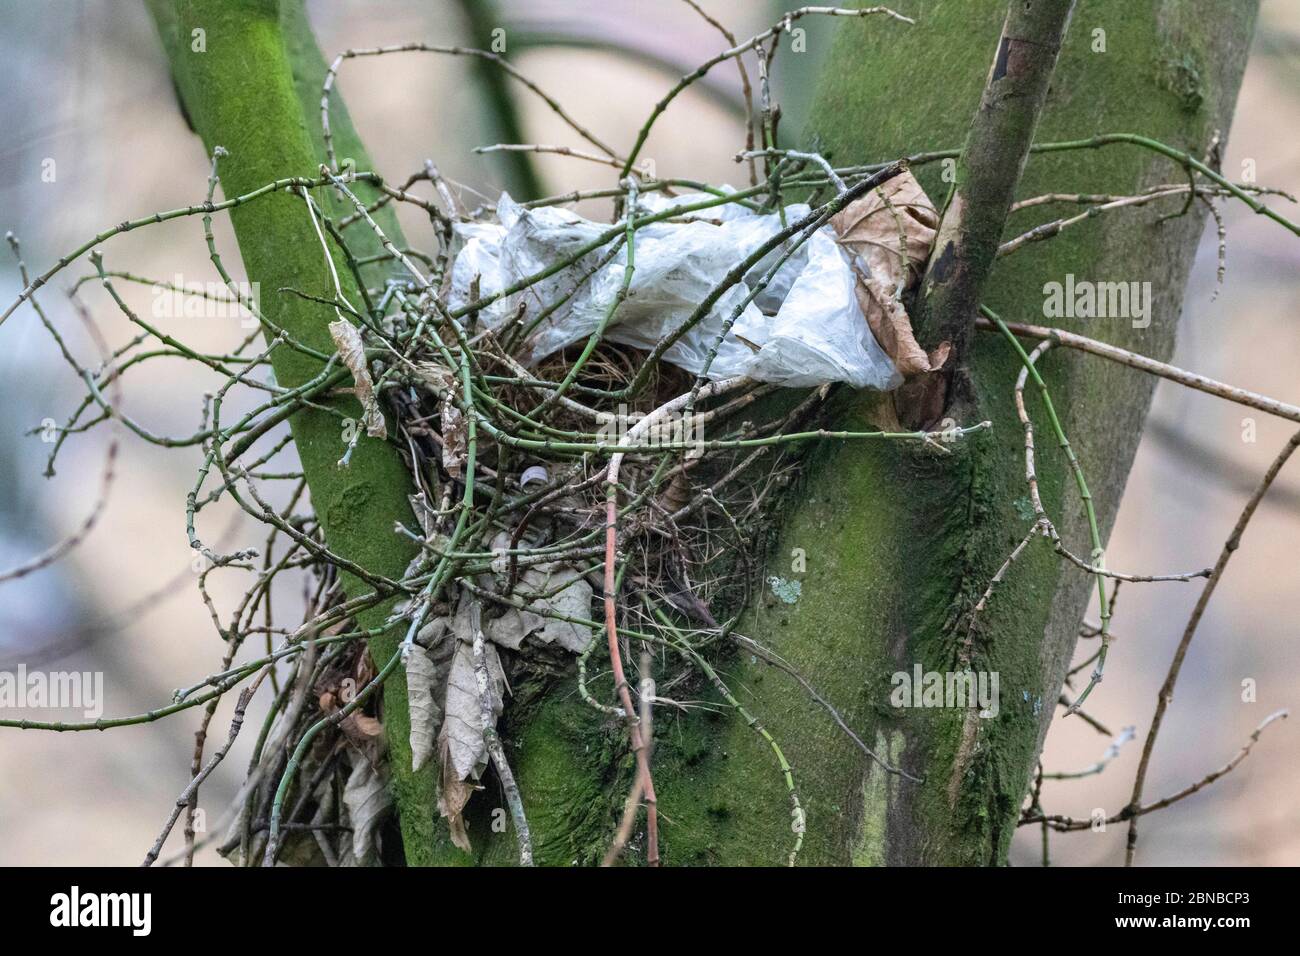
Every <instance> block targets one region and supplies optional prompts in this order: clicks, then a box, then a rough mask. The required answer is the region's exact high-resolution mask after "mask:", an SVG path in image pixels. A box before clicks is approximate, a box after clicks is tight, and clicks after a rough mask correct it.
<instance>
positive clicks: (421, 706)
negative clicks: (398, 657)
mask: <svg viewBox="0 0 1300 956" xmlns="http://www.w3.org/2000/svg"><path fill="white" fill-rule="evenodd" d="M437 677H438V675H437V671H435V670H434V667H433V661H432V660H431V659H430V657H429V652H428V651H426V650H425V649H424V648H423V647H420V646H419V645H418V644H417V645H415V646H414V647H412V648H411V653H410V654H409V655H408V656H407V658H406V698H407V700H408V701H409V703H410V709H411V769H412V770H413V771H415V772H417V773H418V772H419V771H420V769H421V768H423V767H424V765H425V764H426V763H428V761H429V758H430V757H432V756H433V742H434V735H435V734H436V733H437V727H438V723H439V720H440V716H441V715H440V714H439V710H440V708H439V707H438V705H437V704H436V703H434V697H433V685H434V682H435V681H436V680H437Z"/></svg>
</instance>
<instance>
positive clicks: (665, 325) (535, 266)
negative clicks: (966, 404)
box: [450, 193, 902, 390]
mask: <svg viewBox="0 0 1300 956" xmlns="http://www.w3.org/2000/svg"><path fill="white" fill-rule="evenodd" d="M707 198H710V197H707V196H704V195H691V196H677V197H665V196H661V195H658V194H647V195H645V196H643V197H640V198H639V200H638V203H637V211H638V213H641V214H644V213H654V212H660V211H662V210H664V209H668V208H671V207H673V206H680V205H686V204H689V203H691V202H695V201H699V200H702V199H707ZM808 212H809V207H808V206H806V205H803V204H794V205H790V206H787V207H786V209H785V215H786V221H787V222H794V221H796V220H798V219H800V218H802V217H804V216H806V215H807V214H808ZM681 220H684V221H681ZM609 228H610V227H609V226H608V225H603V224H599V223H595V222H591V221H589V220H586V219H583V218H581V217H580V216H578V215H576V214H574V213H572V212H570V211H569V210H566V209H560V208H557V207H542V208H538V209H525V208H523V207H522V206H520V205H519V204H517V203H515V202H514V201H513V200H512V199H511V198H510V196H509V195H508V194H505V193H503V194H502V195H501V199H500V201H499V202H498V203H497V222H465V223H457V224H456V225H455V235H456V243H455V245H456V247H457V248H456V249H455V250H454V254H455V259H454V262H453V265H452V275H451V292H450V298H451V305H452V307H453V308H455V307H459V306H462V305H464V304H466V303H467V302H469V301H471V296H470V291H471V287H472V284H473V283H474V281H475V280H476V279H477V281H478V283H479V284H478V292H479V295H480V296H486V295H491V294H494V293H496V292H499V291H500V290H502V289H504V288H506V287H508V286H510V285H512V284H514V283H516V282H518V281H519V280H520V279H523V278H525V277H527V276H530V275H533V274H536V273H538V272H540V271H542V270H543V269H545V268H548V267H550V266H553V265H554V264H555V263H556V262H558V261H561V260H563V259H566V258H568V257H569V256H570V255H572V254H573V253H574V252H576V251H577V249H578V248H579V247H581V246H583V245H584V244H587V243H590V242H591V241H592V240H593V239H595V238H596V237H598V236H599V235H601V234H603V233H604V232H606V231H608V230H609ZM782 228H783V225H782V222H781V217H780V216H779V215H778V214H776V213H772V214H767V215H760V214H758V213H755V212H754V211H752V210H750V209H747V208H745V207H744V206H741V205H739V204H727V205H724V206H717V207H713V208H710V209H706V210H698V211H696V212H694V213H687V214H684V215H683V216H682V217H680V219H679V221H673V222H660V223H653V224H650V225H647V226H644V227H642V228H640V229H638V230H637V231H636V235H635V251H634V265H635V269H634V271H633V275H632V281H631V285H630V286H629V289H628V295H627V297H626V299H625V300H624V302H623V303H622V304H621V305H620V306H619V309H618V311H617V313H616V314H615V316H614V318H613V320H612V322H611V324H610V326H609V327H608V328H607V329H606V331H605V338H607V339H609V340H610V341H613V342H618V343H622V344H626V345H632V346H636V347H639V348H644V349H650V348H653V347H654V346H655V345H656V344H657V343H658V342H659V341H660V340H661V339H663V338H664V337H665V336H667V335H668V334H669V333H671V332H673V331H674V330H676V329H678V328H679V327H680V326H681V325H682V324H683V323H684V322H685V321H686V320H687V318H688V317H689V316H690V315H691V314H692V313H693V312H694V310H695V309H696V307H697V306H698V305H699V303H700V302H701V301H703V300H704V298H705V297H706V296H707V295H708V294H709V293H710V292H711V291H712V290H713V289H714V288H715V287H716V286H717V285H718V284H719V283H720V282H721V281H722V279H723V277H724V276H725V275H726V273H727V272H728V271H729V270H730V269H732V268H733V267H734V266H735V264H736V263H737V262H740V261H741V260H742V259H744V258H745V257H746V256H748V255H750V254H751V253H752V252H753V251H754V250H755V249H757V248H758V247H759V246H760V245H762V243H763V242H765V241H767V240H768V239H770V238H771V237H772V236H773V235H774V234H775V233H777V232H779V231H780V230H781V229H782ZM787 248H788V246H783V247H779V248H778V249H775V250H773V251H772V252H771V253H769V255H767V256H766V257H765V258H764V260H763V261H761V262H759V263H758V264H756V265H755V266H754V267H753V268H752V269H750V270H749V272H748V273H747V274H746V275H745V277H744V279H743V281H741V282H739V283H737V284H736V285H734V286H732V287H731V288H730V289H728V290H727V291H726V292H725V293H723V295H722V296H721V297H720V298H719V299H718V301H717V302H716V303H715V304H714V306H713V308H712V309H711V311H710V312H709V314H708V315H707V316H706V317H705V318H704V319H703V320H702V321H700V322H699V323H698V324H697V325H696V326H695V327H694V328H692V329H691V330H689V331H688V332H686V333H685V334H684V335H683V336H682V337H681V338H680V339H678V340H677V342H675V343H674V344H673V345H672V347H671V348H669V349H668V350H667V351H666V352H665V354H664V359H665V360H666V361H668V362H671V363H672V364H674V365H678V366H680V367H681V368H684V369H686V370H687V371H688V372H691V373H692V374H694V375H699V374H701V373H702V372H703V370H704V367H705V363H706V361H707V358H708V355H709V353H710V352H711V351H712V350H713V347H714V345H715V343H717V341H718V336H719V334H720V333H721V332H722V330H723V328H724V326H725V323H726V322H727V320H728V319H729V318H730V316H731V315H732V314H733V313H734V312H735V311H736V309H737V307H738V306H739V305H740V303H741V302H743V301H744V300H745V298H746V297H747V296H748V295H749V294H750V292H751V291H752V289H753V288H754V286H755V285H757V284H758V282H759V280H760V279H761V278H762V277H763V276H764V275H765V274H766V273H767V272H768V270H769V269H771V268H772V266H773V265H774V264H775V263H776V261H777V259H779V258H780V256H781V255H782V254H783V252H784V250H785V249H787ZM608 254H609V246H608V245H606V246H602V247H601V248H599V249H597V250H595V251H593V252H589V253H587V254H586V255H585V256H583V257H582V258H581V259H579V260H578V261H577V262H575V263H573V264H571V265H569V266H566V267H565V268H564V269H562V270H560V271H559V272H557V273H556V274H555V275H552V276H550V277H548V278H546V279H544V280H541V281H539V282H537V283H535V284H534V285H532V286H530V287H528V288H526V289H524V290H522V291H520V292H518V293H515V294H513V295H510V296H504V297H502V298H501V299H498V300H497V301H495V302H493V303H492V304H491V305H490V306H489V307H487V308H486V309H484V310H483V311H482V312H481V313H480V314H479V319H478V321H479V322H480V324H482V325H486V326H487V327H489V328H498V327H500V326H501V325H503V324H504V323H506V322H507V321H509V320H510V319H511V318H512V317H514V316H515V314H516V313H517V311H518V309H519V308H520V306H521V305H524V306H525V309H526V311H525V313H524V319H523V321H524V323H525V324H527V323H529V322H531V321H533V320H535V319H536V318H537V316H538V315H540V314H541V313H542V312H543V311H544V309H545V308H546V307H547V306H549V305H551V304H553V303H555V302H556V301H557V300H560V299H564V300H565V301H564V302H563V304H561V305H560V306H559V307H558V308H556V309H555V310H554V311H553V312H552V313H551V314H550V315H548V316H547V317H546V318H545V320H544V321H543V322H542V323H541V324H540V325H539V326H538V327H537V329H536V330H534V331H533V333H532V334H531V335H530V336H529V337H528V339H527V341H526V342H525V343H524V355H523V356H522V358H523V361H524V362H525V364H528V365H532V364H535V363H536V362H537V361H539V360H541V359H543V358H545V357H546V356H548V355H551V354H554V353H555V352H558V351H559V350H560V349H562V348H564V347H566V346H568V345H570V344H572V343H574V342H579V341H585V340H586V339H587V338H588V337H589V336H590V335H591V333H592V332H594V331H595V330H596V329H598V328H599V327H600V323H601V321H602V320H603V318H604V315H605V313H606V312H607V311H608V309H609V306H610V303H611V302H613V301H614V299H615V297H616V296H617V294H618V290H619V288H620V287H621V285H622V282H623V278H624V272H625V269H626V264H627V250H626V248H621V249H619V251H618V253H617V254H616V255H615V256H613V257H612V258H611V259H610V261H608V262H606V263H605V264H604V265H599V263H600V261H601V259H602V258H603V257H604V256H606V255H608ZM593 270H594V272H593ZM588 273H592V274H591V275H590V276H589V277H588ZM854 283H855V274H854V271H853V266H852V264H851V262H850V258H849V256H848V254H847V253H846V252H845V250H844V249H842V248H841V246H840V245H839V243H837V242H836V234H835V232H834V230H833V229H832V228H831V227H830V226H829V225H828V226H825V227H823V228H822V229H821V230H819V231H818V232H816V233H814V234H813V236H812V237H811V238H810V239H809V240H808V241H807V242H806V243H804V244H803V245H802V246H801V247H800V248H799V249H798V250H796V251H795V253H794V254H793V255H792V256H791V257H790V258H789V259H788V260H787V261H786V262H785V264H784V265H782V267H781V268H780V269H779V270H778V272H777V273H776V275H775V276H774V277H773V279H772V281H771V282H770V283H769V284H768V286H767V287H766V288H765V289H763V291H762V292H760V293H759V294H758V295H757V296H756V297H755V298H754V301H753V302H750V303H749V304H747V305H746V306H745V307H744V309H743V310H741V312H740V315H739V316H738V318H737V319H736V321H735V322H734V324H732V326H731V328H730V329H729V330H728V332H727V335H726V337H725V338H724V340H723V341H722V343H721V344H720V345H719V346H718V349H717V354H716V355H715V356H714V359H713V362H712V363H711V364H710V365H709V368H708V372H707V377H708V378H710V379H720V378H730V377H732V376H735V375H746V376H749V377H750V378H753V379H756V380H758V381H761V382H770V383H773V384H776V385H782V386H787V387H811V386H816V385H821V384H824V383H828V382H847V383H848V384H849V385H852V386H853V387H855V388H873V389H879V390H887V389H891V388H894V387H896V386H897V385H898V384H899V383H900V382H901V381H902V377H901V376H900V375H899V373H898V371H897V370H896V369H895V367H894V364H893V362H892V361H891V360H890V358H889V356H888V355H886V354H885V352H884V350H882V349H881V347H880V345H879V344H877V342H876V340H875V337H874V336H873V335H872V333H871V329H870V327H869V326H868V324H867V321H866V319H865V317H864V316H863V313H862V309H861V307H860V306H859V304H858V300H857V296H856V295H855V293H854Z"/></svg>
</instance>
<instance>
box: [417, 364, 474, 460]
mask: <svg viewBox="0 0 1300 956" xmlns="http://www.w3.org/2000/svg"><path fill="white" fill-rule="evenodd" d="M415 368H416V372H417V374H419V376H420V377H421V378H422V379H424V381H425V382H426V383H427V384H428V385H429V386H430V387H431V388H432V389H433V390H434V391H435V392H437V393H438V394H439V395H440V396H441V397H442V409H441V411H440V412H439V429H438V431H439V433H440V434H441V436H442V467H443V468H445V469H446V471H447V474H449V475H451V477H453V478H459V477H460V476H461V474H462V473H463V472H464V470H465V458H466V454H467V452H468V450H469V429H468V426H467V425H466V424H465V416H464V415H463V414H462V413H461V410H460V409H459V408H457V407H456V402H455V396H456V394H457V392H458V391H459V389H460V382H459V381H458V380H457V379H456V376H455V375H454V374H453V373H452V371H451V370H450V369H448V368H446V367H445V366H442V365H439V364H437V363H436V362H420V363H418V364H417V365H416V367H415Z"/></svg>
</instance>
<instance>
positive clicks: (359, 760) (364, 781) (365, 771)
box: [343, 756, 393, 862]
mask: <svg viewBox="0 0 1300 956" xmlns="http://www.w3.org/2000/svg"><path fill="white" fill-rule="evenodd" d="M392 804H393V797H392V794H390V793H389V792H388V786H387V785H386V784H385V782H384V779H383V777H382V776H380V774H379V772H378V771H376V770H375V768H374V767H372V766H371V765H370V761H368V760H366V759H365V758H364V757H361V756H354V757H353V761H352V773H351V774H350V775H349V776H348V782H347V785H346V786H345V787H344V788H343V805H344V806H346V807H347V809H348V821H349V823H350V824H351V826H352V852H353V854H354V855H355V856H356V858H357V861H358V862H364V861H365V860H366V858H367V857H368V856H369V855H370V851H371V850H372V849H374V848H375V831H376V830H377V829H378V828H379V824H380V823H381V822H383V818H384V814H385V813H387V812H388V809H389V808H390V807H391V806H392Z"/></svg>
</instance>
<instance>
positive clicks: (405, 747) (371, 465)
mask: <svg viewBox="0 0 1300 956" xmlns="http://www.w3.org/2000/svg"><path fill="white" fill-rule="evenodd" d="M295 2H296V0H295ZM290 5H292V4H290ZM149 6H150V10H151V12H152V13H153V15H154V18H155V22H156V23H157V25H158V28H159V32H160V35H161V36H162V39H163V45H164V47H165V48H166V50H167V53H168V56H169V57H170V59H171V65H172V71H173V74H174V76H175V78H176V81H177V86H178V88H179V90H180V93H181V96H182V99H183V101H184V103H185V106H186V109H187V112H188V115H189V116H190V118H191V120H192V122H193V124H194V127H195V129H196V130H197V131H198V133H199V134H200V136H201V137H202V138H203V141H204V145H205V146H206V148H207V150H208V151H209V153H210V152H211V151H212V150H213V148H214V147H216V146H223V147H225V149H226V150H227V151H228V153H229V156H228V157H227V158H225V159H224V160H222V163H221V167H220V175H221V180H222V189H223V191H224V193H225V195H226V196H227V197H231V196H238V195H241V194H243V193H247V192H250V191H252V190H254V189H257V188H259V187H261V186H263V185H265V184H266V183H268V182H271V181H273V180H276V179H280V178H283V177H286V176H293V175H298V176H312V175H315V172H316V167H317V165H318V162H319V152H318V150H317V149H316V148H315V146H314V144H313V141H312V137H311V135H310V134H309V132H308V130H309V121H308V120H307V118H306V117H305V116H304V113H303V110H302V106H301V105H300V102H299V91H298V90H297V89H295V86H294V82H293V72H294V71H293V67H292V65H291V63H290V61H289V59H288V54H287V52H286V48H285V43H284V38H283V34H282V32H281V25H280V13H281V10H280V5H279V4H278V3H276V2H273V0H223V2H217V0H150V4H149ZM299 12H300V11H299ZM303 23H304V24H305V21H303ZM196 30H202V31H203V37H204V44H203V46H204V49H203V50H195V49H194V46H195V44H193V43H192V42H191V38H192V37H193V36H194V35H195V33H194V31H196ZM309 40H310V37H309V36H308V37H307V39H306V40H302V41H301V42H300V44H299V48H300V49H301V48H303V46H304V44H306V43H308V42H309ZM312 46H313V49H314V45H312ZM316 58H317V59H319V53H318V52H317V53H316ZM299 75H300V76H303V75H305V74H304V73H303V72H302V70H300V71H299ZM316 126H317V127H319V122H318V121H317V123H316ZM359 145H360V144H359V143H355V144H353V143H350V144H349V146H350V147H352V148H350V149H349V151H350V152H351V153H352V154H353V155H358V156H359V155H360V149H359ZM231 221H232V223H233V224H234V227H235V235H236V237H237V239H238V240H239V254H240V256H241V257H242V259H243V263H244V268H245V270H246V272H247V275H248V278H249V280H250V281H252V282H256V283H259V284H260V286H261V288H262V290H263V291H264V295H263V297H262V302H261V307H262V309H263V311H264V312H265V313H266V314H267V316H268V317H270V318H271V319H272V320H273V321H275V322H276V323H277V324H278V325H280V326H282V327H283V328H285V329H286V330H288V331H289V332H290V334H292V335H293V336H294V337H295V338H297V339H299V340H300V341H302V342H304V343H305V344H307V345H309V346H311V347H313V348H316V349H318V350H320V351H322V352H326V353H329V352H332V351H333V346H332V344H331V340H330V336H329V332H328V329H327V326H328V323H329V321H330V320H331V319H333V317H334V316H333V313H332V312H331V311H330V310H329V309H327V308H323V307H321V306H320V305H318V304H316V303H311V302H306V301H304V300H302V299H299V298H297V297H294V296H290V295H282V294H277V293H275V292H274V291H273V290H277V289H281V288H285V287H291V288H296V289H300V290H303V291H307V292H311V293H315V294H321V295H326V296H328V295H330V294H331V292H332V286H331V282H330V278H329V274H328V271H327V269H326V265H325V262H324V260H323V258H322V254H321V248H320V244H319V242H318V240H317V238H316V235H315V231H314V229H313V227H312V225H311V223H310V221H309V219H308V217H307V215H306V212H305V209H304V206H303V203H302V200H301V199H299V198H296V197H293V196H290V195H289V194H287V193H279V194H276V195H273V196H269V197H267V198H265V199H263V200H261V201H259V202H256V203H250V204H248V205H246V206H241V207H239V208H237V209H235V210H233V211H232V212H231ZM232 258H233V257H232ZM336 267H337V269H338V272H339V275H340V279H341V280H342V283H343V293H344V295H345V296H347V297H348V298H353V299H355V298H356V297H357V294H356V288H355V286H354V284H353V282H352V279H351V275H350V273H349V272H348V271H347V269H346V268H345V264H344V263H342V262H336ZM272 364H273V366H274V370H275V376H276V380H277V381H278V382H279V383H280V384H281V385H284V386H289V387H292V386H294V385H297V384H300V383H302V382H304V381H307V380H309V379H310V378H311V377H312V376H314V375H315V374H316V373H317V372H318V371H319V369H320V363H319V362H318V361H317V360H315V359H313V358H311V357H310V356H306V355H303V354H302V353H299V352H296V351H293V350H290V349H287V348H281V349H277V350H276V352H275V353H274V355H273V356H272ZM327 404H330V405H332V406H333V407H335V408H336V409H338V410H339V411H340V412H342V413H343V414H344V415H348V416H351V417H353V418H356V417H358V416H359V414H360V407H359V405H358V404H357V401H356V399H355V398H352V397H346V396H344V397H339V398H336V399H331V400H330V401H329V402H328V403H327ZM290 426H291V428H292V431H293V436H294V443H295V445H296V447H297V449H298V454H299V457H300V458H301V460H302V464H303V470H304V473H305V475H306V477H307V484H308V487H309V489H310V491H311V496H312V500H313V501H314V502H315V503H316V505H317V510H318V512H319V514H320V516H321V520H322V525H323V528H324V531H325V537H326V540H327V542H328V543H329V545H330V547H331V548H333V549H334V550H336V551H338V552H339V553H340V554H342V555H343V556H345V557H347V558H349V559H351V560H352V561H354V562H356V563H357V564H359V565H361V566H362V567H364V568H366V569H367V570H369V571H371V572H373V573H376V574H380V575H385V576H389V577H400V576H401V575H402V573H403V571H404V570H405V568H406V566H407V563H408V562H409V561H410V559H411V557H412V556H413V554H414V548H413V545H412V544H411V543H410V542H409V541H407V540H406V539H405V538H403V537H401V536H398V535H396V534H394V533H393V531H392V529H393V524H394V522H395V521H398V520H401V521H403V522H408V523H409V522H411V521H412V520H413V518H412V516H411V513H410V507H409V505H408V504H407V500H406V495H407V492H408V490H409V488H410V477H409V475H408V474H407V472H406V469H405V466H404V465H403V463H402V460H401V457H400V455H399V453H398V451H397V449H396V447H395V446H393V445H391V444H389V443H387V442H382V441H377V440H373V439H364V438H363V439H362V440H361V441H360V442H359V444H358V445H357V448H356V451H355V452H354V454H353V456H352V459H351V465H350V466H349V467H347V468H346V469H343V468H340V467H339V466H338V465H337V461H338V459H339V458H340V456H341V455H342V453H343V451H344V448H345V447H346V446H345V444H344V442H343V440H342V436H341V433H340V428H339V424H338V419H337V418H336V417H334V416H333V415H330V414H328V413H327V412H323V411H315V410H311V409H307V410H303V411H301V412H299V413H297V414H295V415H294V416H293V418H292V419H291V420H290ZM345 586H346V589H347V591H348V592H349V593H353V594H355V593H363V592H364V591H366V590H368V588H367V587H366V586H364V585H363V584H362V583H361V582H359V581H355V580H351V579H345ZM389 610H390V605H383V606H380V607H377V608H374V609H372V610H370V611H368V612H365V613H363V614H360V615H358V620H359V623H360V624H361V626H362V627H374V626H377V625H379V624H382V623H383V622H384V621H385V619H386V618H387V615H388V612H389ZM400 638H401V635H399V634H396V633H394V632H392V631H390V632H388V633H387V634H385V635H383V636H381V637H378V638H376V639H374V640H373V641H372V643H371V654H372V656H374V658H375V659H376V660H377V661H379V662H381V663H382V662H383V661H386V660H388V659H389V658H390V657H391V656H392V654H393V653H394V651H395V650H396V647H397V645H398V642H399V640H400ZM384 723H385V726H386V729H387V732H388V742H389V748H390V753H391V757H392V766H393V769H394V786H395V790H396V794H397V799H398V805H399V807H400V808H401V810H402V813H401V816H402V825H403V837H404V840H405V843H406V854H407V859H408V861H409V862H412V863H430V862H437V861H440V860H442V859H444V855H443V854H444V852H445V850H446V847H447V845H448V844H447V843H446V841H445V839H444V835H443V833H442V832H441V831H440V830H439V829H438V828H436V827H435V825H434V821H433V815H432V814H433V810H432V807H433V793H434V786H433V774H432V772H430V771H426V772H424V773H422V774H419V775H416V774H412V773H411V772H410V769H409V768H410V765H411V756H410V744H409V736H410V725H409V715H408V712H407V703H406V687H405V683H404V682H403V681H400V680H395V681H389V682H388V683H387V684H386V685H385V688H384Z"/></svg>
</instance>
